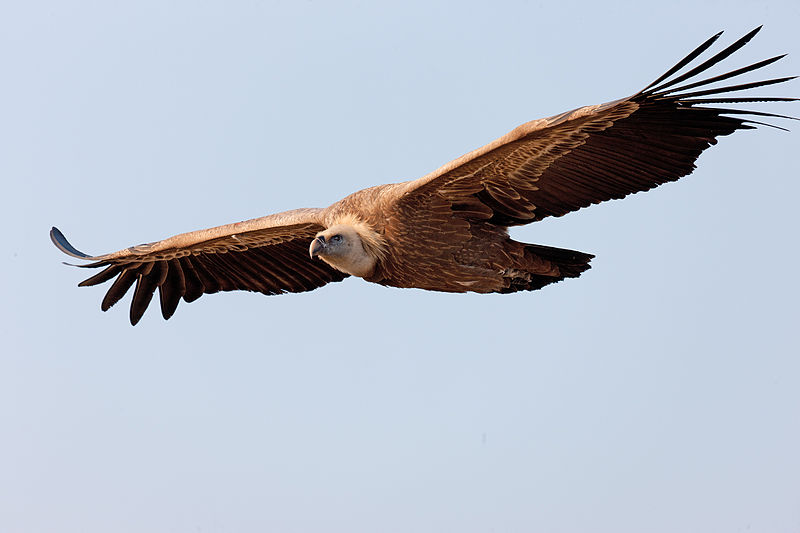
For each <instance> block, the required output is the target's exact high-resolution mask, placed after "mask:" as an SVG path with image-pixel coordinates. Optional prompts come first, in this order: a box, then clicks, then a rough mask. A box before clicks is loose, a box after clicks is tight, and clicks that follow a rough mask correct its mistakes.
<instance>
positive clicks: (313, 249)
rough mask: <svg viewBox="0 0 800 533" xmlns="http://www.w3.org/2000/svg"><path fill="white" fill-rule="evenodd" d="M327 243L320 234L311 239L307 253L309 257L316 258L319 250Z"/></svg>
mask: <svg viewBox="0 0 800 533" xmlns="http://www.w3.org/2000/svg"><path fill="white" fill-rule="evenodd" d="M327 245H328V244H327V243H326V242H325V237H323V236H322V235H320V236H319V237H317V238H316V239H314V240H313V241H311V246H310V247H309V248H308V254H309V255H310V256H311V259H316V258H317V256H318V255H319V254H320V252H321V251H322V250H324V249H325V247H326V246H327Z"/></svg>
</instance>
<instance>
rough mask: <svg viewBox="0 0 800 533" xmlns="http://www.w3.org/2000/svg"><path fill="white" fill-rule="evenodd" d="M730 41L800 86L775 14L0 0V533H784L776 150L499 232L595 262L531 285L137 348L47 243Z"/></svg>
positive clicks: (769, 9)
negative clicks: (561, 278) (748, 38)
mask: <svg viewBox="0 0 800 533" xmlns="http://www.w3.org/2000/svg"><path fill="white" fill-rule="evenodd" d="M556 4H558V5H556ZM759 24H764V25H765V29H764V30H763V31H762V33H761V34H759V35H758V36H757V37H756V39H755V40H754V41H752V42H751V43H750V44H749V45H748V46H747V47H745V48H744V49H743V50H742V51H741V52H739V53H737V54H736V55H735V56H734V57H732V58H729V59H728V60H727V61H726V62H725V66H726V67H727V68H728V69H733V68H738V67H740V66H743V65H746V64H749V63H752V62H755V61H757V60H760V59H764V58H767V57H772V56H774V55H777V54H780V53H786V52H788V53H789V54H790V56H789V57H788V58H787V59H785V60H784V61H782V62H779V63H778V64H777V65H773V66H771V67H769V68H768V69H767V71H766V72H765V74H764V75H765V76H774V77H777V76H784V75H791V74H800V38H798V33H797V31H798V30H797V28H798V26H800V4H799V3H797V2H796V1H785V2H781V1H772V2H753V1H751V2H721V1H717V2H694V1H692V2H678V3H670V4H668V5H665V4H664V3H655V2H651V3H643V2H635V3H634V2H632V3H615V2H602V3H599V2H598V3H591V4H590V3H586V4H581V3H569V2H563V3H556V2H524V3H492V4H490V3H487V2H480V3H478V2H466V3H464V2H459V3H455V2H453V3H439V2H423V3H417V2H404V3H402V5H400V4H399V3H394V2H393V3H391V4H389V3H384V4H373V3H367V2H363V3H344V2H338V3H324V2H318V1H307V2H299V1H291V2H290V1H285V2H273V3H270V2H258V1H255V0H251V1H241V2H207V1H203V2H173V1H166V2H164V1H158V2H154V1H142V2H127V3H122V2H81V1H75V2H2V3H1V4H0V68H2V80H3V81H2V83H0V179H2V185H3V194H2V196H3V202H2V205H3V208H2V210H0V222H2V228H3V230H2V241H3V246H2V255H0V277H2V280H3V282H2V284H0V337H1V338H2V348H1V350H2V353H1V354H0V530H2V531H3V532H14V533H16V532H29V533H34V532H36V533H38V532H54V531H58V532H60V533H72V532H84V533H87V532H88V533H94V532H109V531H112V532H115V533H125V532H142V531H147V532H151V533H160V532H206V533H207V532H251V531H252V532H262V531H281V532H301V533H302V532H313V531H326V532H398V533H399V532H441V531H459V532H465V533H466V532H531V531H547V532H567V533H568V532H587V531H592V532H613V533H625V532H637V533H638V532H642V531H647V532H650V533H658V532H675V531H682V532H708V531H728V532H735V531H748V532H770V533H781V532H797V531H800V454H799V453H798V450H800V350H799V349H798V344H799V343H798V327H800V312H798V303H797V302H798V300H800V282H798V275H797V268H798V264H799V263H800V253H798V244H799V243H798V223H797V219H796V212H797V198H798V195H800V181H799V180H798V176H800V164H799V163H798V158H797V154H798V148H800V132H798V131H794V132H792V133H785V132H781V131H777V130H772V129H768V128H762V129H760V130H758V131H755V132H742V133H739V134H737V135H735V136H733V137H727V138H723V139H721V142H720V145H719V146H717V147H714V148H713V149H711V150H710V151H708V152H706V153H705V154H704V155H703V156H702V157H701V158H700V161H699V168H698V170H697V171H696V172H695V173H694V174H693V175H692V176H690V177H688V178H686V179H684V180H682V181H680V182H679V183H676V184H669V185H667V186H664V187H661V188H659V189H657V190H655V191H653V192H650V193H645V194H639V195H636V196H634V197H629V198H627V199H625V200H624V201H617V202H610V203H606V204H603V205H600V206H594V207H592V208H591V209H588V210H583V211H581V212H578V213H573V214H571V215H569V216H567V217H564V218H562V219H549V220H547V221H545V222H542V223H537V224H534V225H531V226H527V227H524V228H520V229H518V230H516V231H514V232H513V235H514V237H515V238H517V239H518V240H522V241H526V242H534V243H541V244H548V245H554V246H560V247H565V248H572V249H576V250H583V251H586V252H591V253H594V254H596V255H597V258H596V259H595V260H594V262H593V263H592V265H593V268H592V269H591V270H590V271H588V272H587V273H585V274H584V275H583V276H582V277H581V278H580V279H577V280H568V281H566V282H563V283H559V284H557V285H554V286H550V287H547V288H546V289H544V290H542V291H537V292H533V293H517V294H513V295H489V296H486V295H452V294H437V293H430V292H423V291H418V290H399V289H389V288H384V287H380V286H377V285H373V284H368V283H365V282H363V281H361V280H358V279H349V280H346V281H345V282H343V283H339V284H332V285H329V286H327V287H324V288H323V289H321V290H317V291H314V292H311V293H307V294H300V295H285V296H278V297H266V296H262V295H258V294H250V293H241V294H239V293H237V294H232V293H225V294H221V295H211V296H205V297H203V298H201V299H200V300H199V301H198V302H195V303H193V304H191V305H186V304H182V305H181V306H180V307H179V308H178V311H177V313H176V314H175V316H174V317H173V318H172V319H171V320H170V321H169V322H165V321H163V320H162V319H161V316H160V313H159V312H158V306H157V305H154V306H153V307H152V308H151V309H150V310H149V312H148V313H147V314H146V315H145V316H144V318H143V320H142V321H141V323H140V324H139V325H138V326H137V327H135V328H133V327H131V326H130V324H129V323H128V311H127V307H128V305H129V298H130V295H128V297H127V298H126V299H125V300H123V301H122V302H120V304H118V306H117V307H115V308H113V309H112V310H111V311H109V312H108V313H102V312H100V309H99V306H100V300H101V299H102V296H103V294H104V292H105V290H106V289H107V287H108V286H107V285H106V286H103V287H99V288H98V287H94V288H82V289H79V288H77V287H76V285H77V283H78V282H79V281H81V280H82V279H84V278H85V277H86V275H87V272H86V271H81V270H78V269H75V268H71V267H67V266H64V265H62V264H61V261H63V260H68V258H67V257H66V256H64V255H62V254H61V253H60V252H59V251H58V250H56V248H55V247H53V246H52V244H51V243H50V241H49V239H48V236H47V233H48V231H49V229H50V227H51V226H52V225H57V226H58V227H59V228H60V229H62V230H63V231H64V233H65V234H66V235H67V237H68V238H69V239H70V240H71V241H72V242H73V244H75V246H76V247H77V248H79V249H81V250H84V251H86V252H88V253H93V254H95V253H105V252H109V251H113V250H117V249H119V248H123V247H127V246H129V245H132V244H138V243H141V242H148V241H154V240H158V239H161V238H164V237H168V236H170V235H173V234H175V233H180V232H185V231H191V230H195V229H200V228H205V227H210V226H216V225H219V224H224V223H228V222H234V221H238V220H243V219H248V218H253V217H258V216H262V215H265V214H269V213H273V212H277V211H283V210H286V209H293V208H296V207H317V206H319V207H322V206H325V205H328V204H330V203H332V202H334V201H336V200H338V199H339V198H341V197H342V196H344V195H346V194H349V193H350V192H353V191H355V190H358V189H361V188H364V187H368V186H371V185H375V184H381V183H387V182H394V181H402V180H405V179H411V178H416V177H419V176H422V175H423V174H426V173H428V172H430V171H432V170H433V169H435V168H437V167H438V166H440V165H442V164H444V163H446V162H448V161H449V160H451V159H453V158H455V157H458V156H460V155H462V154H463V153H466V152H468V151H470V150H472V149H474V148H477V147H479V146H481V145H483V144H485V143H487V142H488V141H490V140H492V139H494V138H496V137H498V136H500V135H502V134H504V133H506V132H507V131H509V130H510V129H512V128H513V127H515V126H517V125H519V124H521V123H523V122H526V121H528V120H531V119H534V118H539V117H544V116H549V115H553V114H556V113H560V112H562V111H566V110H568V109H572V108H575V107H579V106H582V105H588V104H595V103H601V102H605V101H609V100H614V99H617V98H621V97H624V96H626V95H629V94H632V93H634V92H636V91H637V90H639V89H640V88H642V87H644V86H645V85H647V84H648V83H650V82H651V81H652V80H654V79H655V78H656V77H658V76H659V75H660V74H661V73H662V72H664V71H666V69H668V68H669V67H671V66H672V65H673V64H674V63H676V62H677V61H678V60H679V59H680V58H681V57H683V56H684V55H685V54H686V53H688V52H689V51H690V50H692V49H693V48H694V47H695V46H697V45H698V44H700V43H701V42H702V41H703V40H705V39H706V38H708V37H709V36H711V35H713V34H714V33H716V32H717V31H719V30H722V29H725V30H727V32H726V34H725V35H724V36H723V38H722V42H723V44H725V43H730V42H732V41H733V40H734V39H736V38H738V37H739V36H741V35H743V34H744V33H746V32H747V31H748V30H750V29H752V28H753V27H755V26H757V25H759ZM717 49H719V48H717ZM752 79H755V78H752ZM768 93H769V94H772V95H774V96H800V84H798V83H797V82H794V83H791V84H786V85H785V86H782V87H779V88H769V89H766V90H764V91H763V92H762V93H761V94H768ZM756 108H757V109H762V110H768V111H774V112H778V113H788V114H794V115H800V104H791V103H788V104H765V105H759V104H757V105H756ZM782 125H785V126H788V127H793V128H794V130H800V126H798V125H796V124H791V123H787V122H784V123H783V124H782Z"/></svg>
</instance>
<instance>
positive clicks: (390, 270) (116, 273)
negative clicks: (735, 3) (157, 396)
mask: <svg viewBox="0 0 800 533" xmlns="http://www.w3.org/2000/svg"><path fill="white" fill-rule="evenodd" d="M759 29H760V28H756V29H755V30H753V31H751V32H750V33H748V34H747V35H745V36H744V37H742V38H741V39H739V40H738V41H736V42H735V43H733V44H732V45H730V46H729V47H727V48H725V49H724V50H722V51H720V52H718V53H717V54H715V55H713V56H712V57H710V58H709V59H707V60H705V61H703V62H702V63H700V64H699V65H697V66H694V67H689V65H690V63H692V62H693V61H694V60H695V59H696V58H697V57H698V56H700V55H701V54H702V53H703V52H705V51H706V49H708V48H709V47H710V46H711V45H712V44H713V43H714V42H715V41H716V40H717V38H719V36H720V35H721V33H722V32H720V33H718V34H717V35H715V36H713V37H711V38H710V39H708V40H707V41H706V42H704V43H703V44H702V45H700V46H699V47H698V48H697V49H695V50H694V51H693V52H691V53H690V54H689V55H688V56H686V57H685V58H684V59H682V60H681V61H680V62H679V63H678V64H677V65H675V66H674V67H673V68H671V69H669V70H668V71H667V72H666V73H665V74H664V75H663V76H661V77H659V78H658V79H657V80H655V81H654V82H653V83H651V84H650V85H648V86H647V87H646V88H645V89H643V90H642V91H640V92H638V93H636V94H634V95H633V96H629V97H627V98H623V99H621V100H616V101H614V102H609V103H606V104H601V105H592V106H587V107H581V108H580V109H576V110H574V111H569V112H566V113H562V114H560V115H556V116H553V117H549V118H544V119H539V120H534V121H531V122H528V123H526V124H523V125H522V126H519V127H518V128H516V129H514V130H512V131H511V132H510V133H508V134H507V135H504V136H503V137H500V138H499V139H497V140H496V141H494V142H491V143H489V144H487V145H486V146H483V147H482V148H478V149H477V150H474V151H472V152H470V153H468V154H466V155H464V156H462V157H460V158H458V159H456V160H455V161H451V162H450V163H448V164H446V165H444V166H443V167H441V168H439V169H437V170H435V171H434V172H432V173H430V174H428V175H427V176H424V177H422V178H419V179H417V180H413V181H407V182H403V183H393V184H388V185H379V186H377V187H371V188H369V189H364V190H362V191H358V192H356V193H354V194H351V195H350V196H348V197H346V198H344V199H343V200H340V201H338V202H336V203H335V204H333V205H331V206H329V207H326V208H324V209H296V210H293V211H287V212H284V213H279V214H275V215H269V216H265V217H262V218H256V219H253V220H247V221H244V222H237V223H234V224H228V225H225V226H219V227H216V228H210V229H204V230H200V231H193V232H190V233H184V234H181V235H176V236H174V237H170V238H168V239H165V240H162V241H158V242H153V243H150V244H141V245H138V246H133V247H130V248H126V249H124V250H120V251H118V252H113V253H109V254H105V255H98V256H89V255H87V254H84V253H82V252H79V251H78V250H76V249H75V248H74V247H73V246H72V245H71V244H70V243H69V242H68V241H67V240H66V239H65V238H64V235H63V234H62V233H61V232H60V231H59V230H58V229H56V228H53V229H52V231H51V233H50V236H51V238H52V240H53V242H54V243H55V245H56V246H57V247H58V248H59V249H61V251H63V252H64V253H66V254H68V255H71V256H73V257H76V258H78V259H84V260H87V261H91V263H89V264H83V265H81V266H83V267H88V268H98V267H104V269H103V270H102V271H101V272H100V273H98V274H96V275H94V276H92V277H90V278H89V279H87V280H85V281H83V282H82V283H80V286H89V285H98V284H100V283H104V282H107V281H110V280H112V279H114V278H116V279H115V280H114V282H113V283H112V285H111V287H110V288H109V290H108V292H107V293H106V296H105V298H103V302H102V304H101V309H102V310H103V311H106V310H107V309H109V308H110V307H111V306H112V305H114V304H115V303H117V302H118V301H119V300H120V298H122V296H123V295H124V294H125V293H126V292H127V291H128V289H130V288H131V287H132V286H133V284H134V283H135V284H136V288H135V290H134V293H133V300H132V303H131V309H130V321H131V324H136V323H137V322H138V321H139V319H140V318H141V317H142V314H143V313H144V311H145V309H146V308H147V306H148V305H149V304H150V300H151V299H152V297H153V294H154V293H155V290H156V289H158V293H159V299H160V302H161V313H162V315H163V316H164V318H165V319H168V318H170V317H171V316H172V314H173V313H174V312H175V309H176V308H177V306H178V302H179V301H180V300H181V298H183V299H184V300H185V301H187V302H193V301H194V300H197V299H198V298H200V296H202V295H203V294H211V293H215V292H218V291H233V290H245V291H256V292H260V293H263V294H281V293H284V292H303V291H310V290H313V289H316V288H317V287H321V286H323V285H325V284H326V283H330V282H333V281H341V280H342V279H344V278H346V277H347V276H351V275H352V276H358V277H360V278H363V279H365V280H367V281H371V282H374V283H380V284H381V285H388V286H392V287H416V288H420V289H428V290H434V291H447V292H467V291H472V292H479V293H489V292H499V293H508V292H516V291H530V290H535V289H540V288H542V287H544V286H545V285H549V284H550V283H555V282H557V281H561V280H562V279H564V278H576V277H578V276H580V275H581V273H582V272H584V271H585V270H587V269H588V268H589V261H590V260H591V259H592V257H593V256H592V255H591V254H587V253H582V252H576V251H572V250H564V249H560V248H551V247H548V246H540V245H537V244H525V243H521V242H516V241H513V240H511V239H510V238H509V235H508V230H507V228H508V227H509V226H516V225H521V224H529V223H531V222H535V221H538V220H541V219H543V218H545V217H549V216H555V217H559V216H562V215H565V214H567V213H569V212H571V211H575V210H577V209H580V208H582V207H588V206H590V205H591V204H595V203H599V202H603V201H606V200H611V199H614V198H623V197H625V196H627V195H629V194H631V193H635V192H639V191H646V190H649V189H652V188H653V187H657V186H658V185H661V184H662V183H666V182H668V181H675V180H677V179H678V178H680V177H682V176H685V175H687V174H689V173H691V172H692V170H693V169H694V168H695V165H694V162H695V160H696V159H697V158H698V156H699V155H700V153H701V152H702V151H703V150H705V149H706V148H708V147H709V146H711V145H712V144H715V143H716V139H717V137H719V136H721V135H729V134H731V133H733V132H734V131H737V130H743V129H753V128H754V127H755V125H756V124H763V123H762V122H757V121H755V120H752V119H751V118H748V117H754V116H756V117H773V118H774V117H778V118H791V117H786V116H783V115H776V114H772V113H765V112H758V111H746V110H742V109H735V108H730V107H728V104H739V103H749V102H767V101H768V102H775V101H790V100H797V99H796V98H780V97H760V96H750V97H748V96H744V97H742V96H726V95H727V94H728V93H735V92H738V91H743V90H747V89H752V88H756V87H762V86H765V85H772V84H776V83H782V82H785V81H787V80H790V79H792V78H790V77H785V78H774V79H768V80H763V81H755V82H749V83H735V84H724V85H723V86H716V87H711V88H709V86H710V85H711V84H713V83H716V82H721V81H723V80H729V79H731V78H738V77H739V76H741V75H743V74H746V73H748V72H752V71H754V70H757V69H760V68H762V67H765V66H767V65H769V64H771V63H774V62H775V61H777V60H779V59H781V58H782V57H783V56H777V57H773V58H770V59H766V60H764V61H759V62H757V63H754V64H752V65H749V66H746V67H742V68H738V69H736V70H733V71H731V72H728V73H726V74H721V75H716V76H713V77H709V78H705V79H702V78H701V76H700V75H701V74H702V73H703V72H705V71H706V70H707V69H709V68H711V67H712V66H714V65H716V64H717V63H719V62H720V61H722V60H723V59H725V58H727V57H728V56H729V55H731V54H732V53H734V52H736V51H737V50H738V49H739V48H741V47H742V46H744V45H745V44H746V43H747V42H748V41H750V39H751V38H752V37H753V36H754V35H755V34H756V33H757V32H758V31H759ZM698 61H699V60H698ZM698 78H701V79H698Z"/></svg>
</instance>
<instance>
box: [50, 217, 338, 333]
mask: <svg viewBox="0 0 800 533" xmlns="http://www.w3.org/2000/svg"><path fill="white" fill-rule="evenodd" d="M319 211H320V210H318V209H297V210H294V211H287V212H285V213H279V214H276V215H270V216H266V217H262V218H257V219H253V220H247V221H244V222H237V223H235V224H228V225H225V226H219V227H216V228H210V229H206V230H200V231H194V232H190V233H184V234H181V235H176V236H174V237H170V238H168V239H164V240H162V241H158V242H153V243H149V244H141V245H138V246H133V247H130V248H126V249H124V250H120V251H118V252H114V253H110V254H105V255H100V256H90V255H87V254H84V253H83V252H80V251H79V250H77V249H76V248H75V247H73V246H72V245H71V244H70V243H69V242H68V241H67V239H66V238H65V237H64V235H63V234H62V233H61V232H60V231H59V230H58V229H57V228H53V229H52V230H51V232H50V237H51V239H52V241H53V243H54V244H55V245H56V246H57V247H58V248H59V249H60V250H61V251H63V252H64V253H66V254H68V255H70V256H72V257H76V258H78V259H82V260H86V261H91V263H89V264H85V265H79V266H81V267H84V268H102V267H104V268H103V270H101V271H100V272H99V273H98V274H95V275H94V276H92V277H90V278H88V279H86V280H84V281H83V282H81V283H80V284H79V286H82V287H83V286H91V285H98V284H101V283H105V282H107V281H111V280H112V279H113V280H114V282H113V283H112V284H111V287H110V288H109V290H108V292H107V293H106V296H105V298H103V302H102V304H101V309H102V310H103V311H107V310H108V309H109V308H111V306H113V305H114V304H115V303H117V302H118V301H119V300H120V299H121V298H122V297H123V296H124V295H125V294H126V293H127V292H128V291H129V290H130V288H131V287H134V285H135V289H134V293H133V299H132V301H131V309H130V321H131V324H134V325H135V324H136V323H137V322H139V320H140V319H141V317H142V315H143V314H144V312H145V310H146V309H147V307H148V305H149V304H150V302H151V300H152V298H153V295H154V294H155V291H156V289H158V292H159V301H160V304H161V313H162V315H163V317H164V318H165V319H169V318H170V317H171V316H172V315H173V313H174V312H175V310H176V308H177V307H178V303H179V302H180V300H181V299H183V300H184V301H186V302H192V301H194V300H197V299H198V298H199V297H200V296H202V295H203V294H212V293H215V292H219V291H234V290H243V291H255V292H260V293H263V294H282V293H285V292H305V291H310V290H313V289H316V288H318V287H321V286H323V285H325V284H327V283H330V282H334V281H341V280H342V279H344V278H345V277H347V275H346V274H343V273H341V272H338V271H336V270H334V269H333V268H331V267H329V266H328V265H326V264H325V263H324V262H322V261H312V260H311V259H310V258H309V255H308V247H309V245H310V243H311V241H312V239H313V238H314V235H316V233H317V232H319V231H321V230H322V229H323V226H322V224H321V223H320V222H319V220H318V219H317V215H318V213H319Z"/></svg>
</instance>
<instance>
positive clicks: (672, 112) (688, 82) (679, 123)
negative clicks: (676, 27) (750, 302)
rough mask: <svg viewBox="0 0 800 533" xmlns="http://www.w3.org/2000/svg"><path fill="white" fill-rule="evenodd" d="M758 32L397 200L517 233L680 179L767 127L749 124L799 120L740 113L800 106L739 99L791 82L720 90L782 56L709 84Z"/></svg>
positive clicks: (506, 144) (422, 183)
mask: <svg viewBox="0 0 800 533" xmlns="http://www.w3.org/2000/svg"><path fill="white" fill-rule="evenodd" d="M759 29H760V28H756V29H755V30H753V31H751V32H750V33H748V34H747V35H745V36H744V37H742V38H741V39H739V40H738V41H736V42H734V43H733V44H731V45H730V46H728V47H727V48H725V49H723V50H722V51H720V52H718V53H717V54H715V55H713V56H712V57H710V58H709V59H707V60H705V61H702V62H700V63H699V64H698V65H697V66H692V63H693V62H695V60H696V59H698V57H699V56H700V55H701V54H703V52H705V51H706V50H707V49H708V48H709V47H711V45H712V44H713V43H714V42H715V41H716V40H717V39H718V38H719V36H720V34H717V35H715V36H713V37H712V38H710V39H709V40H707V41H706V42H705V43H703V44H702V45H701V46H699V47H698V48H697V49H695V50H694V51H692V52H691V53H690V54H689V55H688V56H687V57H686V58H684V59H683V60H681V61H680V62H679V63H678V64H677V65H675V67H673V68H672V69H670V70H669V71H667V72H666V73H665V74H664V75H663V76H661V77H660V78H659V79H657V80H656V81H655V82H653V83H652V84H650V85H649V86H648V87H647V88H645V89H644V90H643V91H640V92H639V93H637V94H635V95H633V96H631V97H629V98H624V99H622V100H617V101H615V102H610V103H607V104H602V105H596V106H588V107H583V108H580V109H576V110H574V111H571V112H567V113H563V114H561V115H557V116H554V117H550V118H547V119H540V120H535V121H532V122H528V123H526V124H523V125H522V126H520V127H518V128H516V129H515V130H513V131H512V132H510V133H509V134H507V135H505V136H503V137H501V138H500V139H498V140H496V141H494V142H492V143H490V144H488V145H486V146H484V147H482V148H480V149H478V150H475V151H474V152H471V153H469V154H467V155H465V156H463V157H461V158H459V159H457V160H455V161H453V162H451V163H448V164H447V165H445V166H443V167H441V168H440V169H438V170H436V171H435V172H433V173H431V174H429V175H427V176H425V177H423V178H420V179H419V180H416V181H412V182H408V183H407V184H405V187H404V189H403V190H402V193H401V200H400V201H401V202H402V201H403V198H411V197H414V196H419V195H430V194H434V193H436V194H438V195H442V196H444V197H445V198H447V199H448V200H449V201H450V205H451V209H452V211H453V212H454V214H455V215H456V216H460V217H463V218H466V219H470V220H486V221H490V222H492V223H494V224H498V225H503V226H511V225H517V224H527V223H530V222H533V221H534V220H539V219H541V218H544V217H547V216H561V215H564V214H566V213H569V212H571V211H575V210H577V209H580V208H582V207H587V206H589V205H591V204H595V203H599V202H603V201H606V200H610V199H615V198H623V197H625V196H627V195H628V194H631V193H635V192H639V191H646V190H649V189H651V188H653V187H656V186H658V185H661V184H663V183H666V182H670V181H675V180H677V179H679V178H680V177H682V176H685V175H687V174H689V173H691V172H692V170H693V169H694V168H695V165H694V164H695V161H696V160H697V158H698V156H699V155H700V153H701V152H702V151H703V150H705V149H706V148H708V147H709V146H711V145H713V144H715V143H716V139H717V137H719V136H723V135H728V134H731V133H733V132H734V131H737V130H740V129H752V128H754V127H755V126H756V125H760V124H762V125H763V124H764V123H763V122H760V121H757V120H754V118H753V117H758V118H761V117H766V118H772V119H774V118H779V119H784V118H793V117H787V116H784V115H778V114H774V113H767V112H762V111H753V110H746V109H737V108H736V104H742V103H751V102H778V101H792V100H797V98H785V97H762V96H754V95H747V94H745V95H744V96H738V94H739V92H740V91H746V90H750V89H755V88H757V87H763V86H768V85H774V84H778V83H783V82H786V81H788V80H790V79H792V77H781V78H772V79H764V80H758V81H753V82H747V83H733V84H727V83H720V82H724V81H725V80H729V79H732V78H736V79H738V78H739V77H740V76H742V75H745V74H747V73H750V72H753V71H755V70H758V69H761V68H764V67H766V66H767V65H770V64H772V63H774V62H776V61H778V60H779V59H781V58H782V57H783V56H776V57H773V58H770V59H766V60H763V61H759V62H757V63H754V64H752V65H748V66H745V67H742V68H738V69H736V70H733V71H730V72H726V73H724V74H720V75H716V76H711V77H707V78H706V77H703V74H704V73H705V72H706V71H707V70H708V69H710V68H711V67H713V66H715V65H717V64H718V63H719V62H721V61H722V60H724V59H725V58H727V57H728V56H730V55H731V54H733V53H734V52H736V51H737V50H739V49H740V48H741V47H742V46H744V45H745V44H746V43H747V42H749V41H750V39H752V38H753V36H754V35H755V34H756V33H757V32H758V31H759ZM731 95H732V96H731ZM719 104H724V107H722V106H718V105H719ZM766 125H770V124H766ZM775 127H777V126H775Z"/></svg>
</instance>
